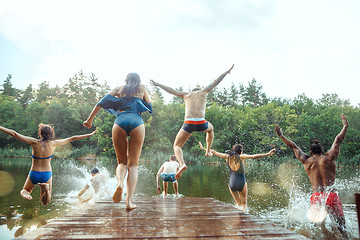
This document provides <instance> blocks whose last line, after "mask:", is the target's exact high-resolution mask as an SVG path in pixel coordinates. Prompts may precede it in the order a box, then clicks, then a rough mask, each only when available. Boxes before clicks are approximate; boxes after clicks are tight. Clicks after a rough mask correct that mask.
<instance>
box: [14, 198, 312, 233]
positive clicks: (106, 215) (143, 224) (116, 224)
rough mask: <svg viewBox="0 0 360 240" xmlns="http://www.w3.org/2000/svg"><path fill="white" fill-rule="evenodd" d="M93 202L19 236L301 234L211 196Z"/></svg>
mask: <svg viewBox="0 0 360 240" xmlns="http://www.w3.org/2000/svg"><path fill="white" fill-rule="evenodd" d="M134 200H135V202H134V203H135V204H136V205H137V206H138V208H136V209H135V210H132V211H126V210H125V204H124V203H123V202H122V203H120V204H116V203H113V202H97V203H95V204H89V205H88V206H87V207H86V208H84V209H78V210H75V211H74V212H72V213H70V214H69V215H67V216H65V217H63V218H61V219H54V220H51V221H50V222H49V223H48V224H47V225H44V226H42V227H40V228H38V229H36V230H34V231H31V232H29V233H27V234H25V235H23V236H21V237H20V238H21V239H172V238H174V239H176V238H181V239H203V238H207V239H307V238H306V237H304V236H302V235H300V234H297V233H295V232H292V231H290V230H288V229H286V228H282V227H279V226H276V225H274V224H272V223H269V222H266V221H265V220H263V219H261V218H259V217H256V216H253V215H250V214H245V213H243V212H240V211H238V210H237V209H236V208H234V207H232V206H231V205H229V204H226V203H223V202H220V201H218V200H215V199H213V198H187V197H179V198H174V197H167V198H164V197H159V196H158V197H136V198H135V199H134Z"/></svg>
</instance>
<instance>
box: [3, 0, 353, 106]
mask: <svg viewBox="0 0 360 240" xmlns="http://www.w3.org/2000/svg"><path fill="white" fill-rule="evenodd" d="M232 64H235V66H234V69H233V70H232V72H231V74H230V75H228V76H226V78H225V79H224V80H223V81H222V82H221V83H220V85H219V86H218V88H220V89H222V88H228V87H230V86H231V84H232V83H234V84H235V85H237V84H244V85H247V84H248V82H249V81H251V80H252V79H253V78H255V79H256V81H257V83H258V84H261V86H262V87H263V88H262V91H263V92H265V93H266V95H267V97H270V98H274V97H280V98H288V99H293V98H295V97H296V96H298V95H299V94H305V95H306V96H307V97H310V98H312V99H314V100H317V99H319V98H321V97H322V94H327V93H330V94H332V93H336V94H338V96H339V98H341V99H349V100H350V102H351V104H352V105H354V106H357V105H358V104H359V103H360V94H359V86H360V83H359V82H360V81H359V80H360V1H358V0H298V1H295V0H152V1H149V0H132V1H123V0H102V1H92V0H76V1H74V0H71V1H70V0H62V1H48V0H34V1H25V0H19V1H16V0H13V1H8V0H0V83H3V81H4V80H5V79H6V77H7V76H8V74H11V75H12V77H13V78H12V83H13V86H14V87H16V88H19V89H25V88H26V87H27V86H28V85H29V84H32V86H33V87H35V88H36V87H37V86H38V84H39V83H41V82H43V81H48V82H49V83H50V86H56V85H58V86H63V85H64V84H65V83H67V81H68V79H69V78H71V77H72V76H74V75H75V74H76V73H77V72H79V71H80V70H82V71H83V72H84V74H85V75H90V74H91V73H94V74H95V75H96V76H97V77H98V78H99V80H100V82H104V81H105V80H106V81H107V82H108V84H109V85H110V87H111V88H114V87H116V86H120V85H123V84H124V79H125V77H126V75H127V74H128V73H129V72H137V73H138V74H139V75H140V77H141V80H142V83H143V84H145V85H146V86H149V87H150V82H149V80H150V79H154V80H155V81H157V82H159V83H162V84H164V85H167V86H170V87H173V88H178V87H183V89H184V90H188V89H192V88H193V87H195V86H196V85H198V84H199V85H200V86H207V85H208V84H210V83H211V82H212V81H213V80H215V79H216V78H217V77H218V76H219V75H220V74H222V73H223V72H225V71H226V70H228V69H229V68H230V67H231V65H232ZM163 96H164V97H171V96H169V94H168V93H165V92H164V94H163Z"/></svg>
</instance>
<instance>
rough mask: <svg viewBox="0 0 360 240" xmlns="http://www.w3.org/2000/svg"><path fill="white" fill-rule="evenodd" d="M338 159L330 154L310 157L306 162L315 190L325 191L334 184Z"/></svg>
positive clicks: (306, 169) (306, 168)
mask: <svg viewBox="0 0 360 240" xmlns="http://www.w3.org/2000/svg"><path fill="white" fill-rule="evenodd" d="M335 161H336V159H331V158H330V157H329V155H328V154H325V155H315V156H311V157H309V158H308V159H307V160H306V161H305V162H304V169H305V171H306V173H307V175H308V177H309V180H310V183H311V186H312V190H313V192H323V191H324V190H326V189H327V187H329V186H332V185H333V184H334V182H335V176H336V163H335Z"/></svg>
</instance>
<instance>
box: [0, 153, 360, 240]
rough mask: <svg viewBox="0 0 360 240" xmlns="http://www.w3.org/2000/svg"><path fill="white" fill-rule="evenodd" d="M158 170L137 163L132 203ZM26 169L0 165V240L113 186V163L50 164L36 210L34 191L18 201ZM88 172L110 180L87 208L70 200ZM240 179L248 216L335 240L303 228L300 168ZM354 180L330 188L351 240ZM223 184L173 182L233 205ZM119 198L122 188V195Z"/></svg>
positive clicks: (220, 172) (197, 174)
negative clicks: (48, 187) (49, 184)
mask: <svg viewBox="0 0 360 240" xmlns="http://www.w3.org/2000/svg"><path fill="white" fill-rule="evenodd" d="M161 164H162V162H154V161H146V162H145V161H143V162H142V163H141V164H140V166H139V179H138V184H137V188H136V192H135V198H136V196H154V195H155V194H156V172H157V170H158V168H159V167H160V165H161ZM30 165H31V161H24V159H15V158H11V159H0V173H2V174H3V173H4V172H6V173H8V175H7V174H6V173H5V175H6V176H7V177H5V179H10V178H9V177H8V176H11V178H12V179H13V187H11V188H9V189H11V190H6V189H5V190H3V189H1V191H0V192H5V191H9V193H8V194H7V195H6V194H3V195H0V235H1V236H2V238H3V239H12V238H14V237H17V236H21V235H22V234H24V233H25V232H27V231H30V230H32V229H35V228H37V227H39V226H41V225H43V224H46V223H47V222H48V221H49V220H50V219H53V218H56V217H61V216H63V215H65V214H67V213H69V212H71V209H74V208H75V209H76V208H83V207H84V206H87V204H92V203H94V202H95V201H99V200H105V201H111V197H112V196H111V194H112V193H113V190H114V189H115V186H116V179H115V167H116V161H115V160H113V161H101V162H96V161H73V160H59V159H58V160H54V161H53V163H52V166H53V172H54V181H53V184H54V185H53V198H52V200H51V202H50V203H49V205H47V206H43V205H41V204H40V200H39V192H40V191H39V188H35V190H34V191H33V193H32V196H33V200H32V201H28V200H25V199H23V198H21V197H20V195H19V191H20V190H21V188H22V186H23V183H24V181H25V179H26V176H27V174H28V171H29V168H30ZM94 167H97V168H98V169H99V170H100V172H102V173H104V174H106V175H108V177H109V179H110V180H109V182H108V183H106V185H105V186H106V188H107V189H110V193H103V194H100V195H94V197H93V198H91V199H90V200H89V202H85V203H84V202H82V201H80V200H79V199H78V198H77V197H76V195H77V193H78V191H79V190H80V189H81V188H82V187H83V186H84V185H85V184H86V183H88V184H89V183H90V179H91V174H90V170H91V169H92V168H94ZM5 175H0V176H5ZM246 178H247V181H248V185H249V196H248V208H249V212H250V213H251V214H254V215H257V216H260V217H263V218H264V219H266V220H268V221H271V222H273V223H275V224H278V225H280V226H284V227H286V228H288V229H291V230H294V231H296V232H298V233H300V234H303V235H305V236H307V237H310V238H314V239H315V238H328V239H341V235H340V234H339V233H338V231H337V230H336V229H333V227H334V226H333V224H332V222H331V221H330V219H329V218H327V219H326V222H325V228H324V229H325V230H324V229H319V228H318V227H316V226H313V225H311V224H310V223H309V222H308V220H307V217H306V210H307V209H308V208H309V199H310V195H311V193H312V190H311V185H310V182H309V180H308V177H307V175H306V173H305V171H304V169H303V168H302V167H301V166H298V165H289V164H280V165H275V164H263V165H259V164H258V162H255V161H254V162H251V161H248V162H247V165H246ZM359 179H360V176H359V172H358V169H351V168H340V169H338V170H337V180H336V188H337V189H338V191H339V196H340V198H341V200H342V202H343V204H344V206H343V207H344V212H345V218H346V222H347V224H346V225H347V227H348V229H349V230H350V233H351V234H352V236H358V225H357V216H356V212H355V205H354V203H355V201H354V196H353V194H354V193H355V192H360V186H359V184H358V182H359ZM0 180H1V178H0ZM228 180H229V175H228V170H227V167H226V166H225V165H195V166H192V165H190V166H189V168H188V170H187V171H186V172H185V173H184V174H183V176H182V177H181V179H180V180H179V193H180V194H181V195H180V197H181V196H186V197H213V198H215V199H218V200H220V201H222V202H226V203H229V205H230V204H235V203H234V201H233V198H232V196H231V194H230V193H229V190H228V186H227V184H228ZM7 181H11V180H7ZM9 185H10V184H9ZM168 190H169V192H168V193H169V195H168V196H167V197H174V196H173V194H174V193H173V189H172V188H171V187H170V188H169V189H168ZM125 192H126V187H125V191H124V193H123V194H125ZM158 197H164V196H161V195H159V196H158ZM121 204H123V203H121Z"/></svg>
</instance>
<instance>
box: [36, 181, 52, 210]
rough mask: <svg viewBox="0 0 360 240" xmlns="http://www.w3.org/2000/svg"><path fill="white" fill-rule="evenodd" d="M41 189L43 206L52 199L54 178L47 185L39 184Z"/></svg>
mask: <svg viewBox="0 0 360 240" xmlns="http://www.w3.org/2000/svg"><path fill="white" fill-rule="evenodd" d="M38 185H39V187H40V201H41V203H42V204H43V205H47V204H48V203H49V202H50V199H51V189H52V177H51V178H50V179H49V181H47V182H46V183H38Z"/></svg>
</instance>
